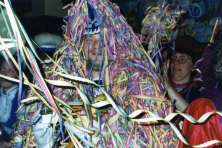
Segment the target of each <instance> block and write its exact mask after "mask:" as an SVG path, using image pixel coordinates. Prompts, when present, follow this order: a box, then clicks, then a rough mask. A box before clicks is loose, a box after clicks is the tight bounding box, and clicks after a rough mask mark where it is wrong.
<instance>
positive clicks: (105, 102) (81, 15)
mask: <svg viewBox="0 0 222 148" xmlns="http://www.w3.org/2000/svg"><path fill="white" fill-rule="evenodd" d="M65 20H66V21H67V24H66V26H64V43H63V44H62V45H61V46H60V48H59V49H58V50H57V52H56V53H55V54H54V58H55V61H56V63H58V65H54V67H53V68H52V70H53V73H52V75H50V76H49V78H48V79H49V81H48V82H49V83H50V84H51V88H52V91H53V94H54V95H55V97H56V98H57V99H58V100H64V101H66V102H67V103H68V104H69V105H70V106H77V104H78V105H81V103H82V104H83V107H82V108H81V109H79V110H80V111H79V110H78V111H77V109H76V108H74V109H73V110H70V108H69V106H68V105H67V104H63V105H62V106H60V109H61V111H62V113H63V114H65V116H63V118H64V119H65V120H66V121H65V122H64V125H65V127H66V129H67V131H68V133H69V135H70V137H71V139H72V142H73V144H74V145H81V144H82V145H84V146H91V147H99V146H102V147H176V145H177V141H178V139H177V136H176V135H175V133H174V132H173V130H172V129H171V127H170V126H169V125H168V124H167V123H163V122H160V123H158V122H155V119H154V122H147V121H148V120H147V121H146V120H145V122H142V121H143V120H139V119H145V118H148V117H155V116H157V117H161V118H164V117H166V116H167V115H168V114H170V113H171V112H172V110H173V104H172V103H171V101H170V100H167V99H165V98H164V97H163V88H162V86H161V83H160V81H159V79H158V77H157V76H156V74H155V73H154V71H153V69H154V67H153V65H152V61H151V60H150V58H149V56H148V55H147V54H146V52H145V51H144V48H143V46H142V44H141V43H140V41H139V39H138V37H137V36H136V35H135V34H134V32H133V31H132V29H131V27H130V26H129V25H128V24H127V23H126V21H125V19H124V18H123V17H122V16H121V14H120V10H119V8H118V6H117V5H115V4H112V3H110V2H109V1H99V0H88V1H86V0H77V1H76V3H75V4H71V8H70V10H69V15H68V16H67V17H65ZM67 82H68V83H67ZM64 86H65V87H64ZM72 87H74V88H73V89H72ZM70 102H74V103H70ZM75 103H76V104H75ZM58 104H59V105H61V104H62V101H60V102H58ZM71 113H72V114H71ZM132 113H133V114H132ZM69 131H71V132H73V134H74V135H75V136H76V137H77V138H75V137H74V135H73V134H72V133H71V132H69ZM77 139H79V140H77ZM36 140H38V139H36Z"/></svg>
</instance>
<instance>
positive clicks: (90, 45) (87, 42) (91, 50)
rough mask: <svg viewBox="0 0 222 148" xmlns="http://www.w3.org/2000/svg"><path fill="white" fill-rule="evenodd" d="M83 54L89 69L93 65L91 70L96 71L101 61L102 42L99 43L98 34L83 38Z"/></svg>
mask: <svg viewBox="0 0 222 148" xmlns="http://www.w3.org/2000/svg"><path fill="white" fill-rule="evenodd" d="M83 52H84V54H85V56H86V60H88V64H89V66H90V67H91V66H92V65H93V63H95V64H94V67H93V70H94V71H98V70H99V67H100V63H101V59H102V41H100V42H99V34H95V35H90V36H89V37H88V36H85V37H84V38H83Z"/></svg>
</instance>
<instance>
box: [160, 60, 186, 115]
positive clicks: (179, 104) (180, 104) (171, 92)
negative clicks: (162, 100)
mask: <svg viewBox="0 0 222 148" xmlns="http://www.w3.org/2000/svg"><path fill="white" fill-rule="evenodd" d="M168 69H169V60H167V62H165V63H164V65H163V76H162V79H161V80H162V83H163V86H164V88H165V90H166V91H167V93H168V96H169V98H170V99H171V100H173V99H175V100H176V103H175V105H176V108H177V110H179V111H184V110H185V108H186V107H187V106H188V103H187V102H186V100H185V99H184V98H183V97H182V96H181V95H180V94H179V93H178V92H177V91H176V90H175V89H174V88H173V87H172V85H171V84H170V81H169V78H168Z"/></svg>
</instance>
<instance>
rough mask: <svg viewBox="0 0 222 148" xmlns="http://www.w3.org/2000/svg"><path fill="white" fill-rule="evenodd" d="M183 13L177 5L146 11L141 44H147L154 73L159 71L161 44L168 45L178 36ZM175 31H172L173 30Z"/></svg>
mask: <svg viewBox="0 0 222 148" xmlns="http://www.w3.org/2000/svg"><path fill="white" fill-rule="evenodd" d="M183 13H185V11H184V10H182V9H180V8H179V6H177V5H171V4H167V3H163V4H162V5H158V6H156V7H149V8H147V10H146V17H145V18H144V19H143V22H142V31H141V39H140V40H141V42H142V43H144V44H148V53H150V55H151V57H152V59H153V60H154V61H155V65H156V68H157V69H156V72H159V70H160V63H159V59H160V58H161V59H162V56H161V50H162V48H163V47H162V44H164V43H169V42H171V41H172V40H175V39H176V36H177V34H178V31H179V30H178V27H180V26H183V24H181V25H178V20H179V18H180V16H181V15H182V14H183ZM174 28H176V29H175V31H173V29H174Z"/></svg>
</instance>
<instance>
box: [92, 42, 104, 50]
mask: <svg viewBox="0 0 222 148" xmlns="http://www.w3.org/2000/svg"><path fill="white" fill-rule="evenodd" d="M98 45H99V48H101V47H102V41H96V42H95V43H94V45H93V46H94V48H95V49H97V47H98Z"/></svg>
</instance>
